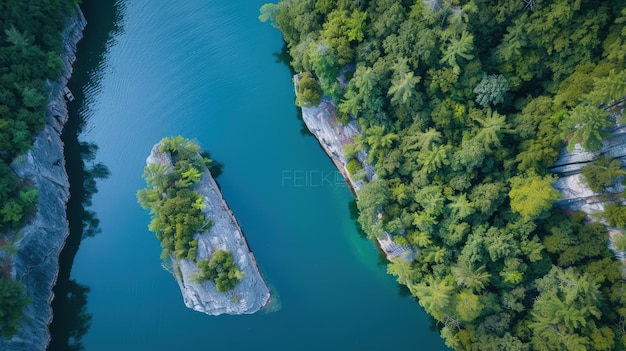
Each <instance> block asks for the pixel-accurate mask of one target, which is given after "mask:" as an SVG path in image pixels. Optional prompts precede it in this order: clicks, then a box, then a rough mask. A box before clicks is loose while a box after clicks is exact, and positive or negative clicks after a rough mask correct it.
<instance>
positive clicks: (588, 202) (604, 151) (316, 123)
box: [293, 75, 626, 262]
mask: <svg viewBox="0 0 626 351" xmlns="http://www.w3.org/2000/svg"><path fill="white" fill-rule="evenodd" d="M293 80H294V86H295V85H296V84H297V83H298V80H299V76H298V75H295V76H294V77H293ZM623 109H624V108H623V106H622V107H621V110H620V111H621V112H620V114H623ZM336 113H337V106H335V104H334V103H333V102H332V100H330V99H328V98H326V97H325V98H322V101H321V102H320V104H319V105H318V106H315V107H303V108H302V119H303V120H304V123H305V124H306V126H307V128H308V129H309V131H310V132H311V133H312V134H313V135H314V136H315V138H316V139H317V140H318V141H319V143H320V145H321V146H322V148H323V149H324V151H325V152H326V154H327V155H328V156H329V157H330V158H331V160H332V161H333V163H334V164H335V166H336V167H337V169H338V170H339V171H340V172H341V174H342V175H343V176H344V178H345V179H346V182H347V183H348V184H350V186H351V187H352V190H353V191H354V193H355V195H356V196H358V192H359V190H360V189H361V187H362V186H363V185H364V184H365V183H366V182H367V181H369V180H372V179H374V178H375V177H376V174H375V172H374V168H373V167H372V165H370V164H368V163H367V162H366V161H365V158H366V157H367V154H366V153H365V152H364V151H360V152H359V153H358V154H357V156H356V158H357V159H358V161H359V162H360V163H361V165H362V166H363V168H364V169H365V177H366V178H365V179H363V180H355V179H353V178H352V177H351V176H350V174H349V173H348V171H347V168H346V166H347V164H348V161H350V160H349V159H347V158H346V157H345V154H344V152H343V146H344V145H347V144H351V143H353V142H354V138H355V137H356V136H357V135H359V134H361V130H360V128H359V127H358V126H357V124H356V123H355V121H354V120H351V121H350V122H349V123H348V124H346V125H340V124H339V123H338V122H337V118H336ZM615 119H617V117H615ZM610 132H611V136H610V137H608V138H607V139H606V140H605V141H604V143H603V147H602V148H601V149H600V150H598V151H596V152H587V151H585V150H583V149H582V148H581V147H580V145H576V148H575V150H574V151H573V152H568V151H567V149H566V148H565V147H564V148H563V150H562V151H561V154H560V155H559V159H558V160H557V162H556V163H555V165H554V166H553V167H552V168H551V169H550V170H551V171H552V172H554V173H555V174H557V175H558V180H557V182H556V184H555V185H554V187H555V188H556V189H557V190H558V191H559V192H560V194H561V199H559V200H558V201H557V202H556V204H555V205H556V206H559V207H561V208H563V209H566V210H576V211H584V212H586V213H587V214H591V213H593V212H598V211H603V210H604V204H603V202H602V201H601V200H600V199H599V197H598V194H596V193H594V192H593V191H592V190H591V189H589V187H588V186H587V185H586V184H585V183H584V182H583V181H582V179H581V175H580V170H581V168H582V167H584V166H585V165H586V164H587V163H589V162H591V161H592V160H593V159H594V157H595V156H597V155H609V156H611V157H612V158H617V159H619V160H620V161H621V163H622V167H624V166H626V125H622V124H616V125H615V126H614V127H613V128H611V129H610ZM613 190H614V191H613V192H615V193H618V192H621V191H623V190H624V187H623V186H621V185H620V186H619V187H618V189H613ZM612 229H613V228H609V232H611V230H612ZM376 240H377V242H378V245H379V247H380V249H381V250H382V251H383V252H384V253H385V254H386V256H387V258H388V259H390V260H391V259H392V258H394V257H405V258H409V259H410V258H412V257H413V255H414V252H413V251H412V250H411V249H409V248H405V247H403V246H401V245H399V244H396V243H395V242H393V241H392V239H391V237H390V236H389V235H388V234H386V235H385V237H383V238H377V239H376ZM610 247H612V244H611V245H610ZM407 252H408V253H407ZM614 252H615V254H616V256H617V257H618V258H619V259H621V260H622V261H624V262H626V253H624V252H619V251H615V250H614Z"/></svg>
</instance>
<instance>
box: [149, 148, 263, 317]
mask: <svg viewBox="0 0 626 351" xmlns="http://www.w3.org/2000/svg"><path fill="white" fill-rule="evenodd" d="M160 145H161V144H160V143H159V144H157V145H155V146H154V147H153V148H152V151H151V153H150V156H149V157H148V159H147V160H146V162H147V164H151V163H160V164H163V165H167V166H170V165H172V161H171V159H170V157H169V155H167V154H165V153H162V152H160V151H159V147H160ZM193 190H195V191H197V192H198V193H199V194H200V195H201V196H202V197H203V199H204V204H205V205H206V207H205V208H204V210H202V212H203V213H204V214H205V216H206V218H207V219H209V220H211V221H213V222H214V224H213V226H211V229H210V230H209V232H208V233H200V234H196V235H195V236H194V239H196V240H197V241H198V254H197V258H196V260H197V261H200V260H203V259H205V258H210V256H211V254H212V253H213V252H215V251H216V250H219V249H223V250H229V251H230V252H232V254H233V257H234V259H235V263H236V264H237V266H238V267H239V270H241V271H242V272H244V277H243V279H242V280H241V281H240V282H239V283H237V285H236V286H235V287H234V288H233V289H232V290H230V291H227V292H218V291H217V290H216V287H215V283H213V282H212V281H210V280H207V281H205V282H203V283H200V284H198V283H196V282H194V279H193V277H194V275H195V274H196V273H197V272H198V268H197V267H196V265H195V262H193V261H191V260H188V259H180V260H175V259H173V258H172V274H173V275H174V278H175V279H176V281H177V282H178V285H179V287H180V290H181V292H182V295H183V300H184V301H185V305H186V306H187V307H189V308H191V309H193V310H196V311H199V312H203V313H206V314H209V315H220V314H251V313H254V312H257V311H259V310H260V309H261V308H263V307H264V306H266V305H268V303H269V301H270V291H269V288H268V287H267V285H266V284H265V282H264V281H263V277H262V276H261V273H260V272H259V269H258V267H257V265H256V260H255V258H254V255H253V253H252V251H250V248H249V247H248V243H247V242H246V239H245V237H244V236H243V234H242V231H241V228H240V227H239V225H238V224H237V220H236V219H235V217H234V215H233V213H232V211H231V210H230V208H229V207H228V205H227V204H226V201H224V198H223V197H222V193H221V192H220V190H219V188H218V186H217V183H216V182H215V180H214V179H213V177H212V176H211V172H209V171H208V170H207V171H206V172H204V173H203V174H202V179H201V180H200V182H199V183H198V184H196V185H194V187H193Z"/></svg>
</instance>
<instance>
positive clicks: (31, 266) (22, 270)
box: [0, 7, 87, 351]
mask: <svg viewBox="0 0 626 351" xmlns="http://www.w3.org/2000/svg"><path fill="white" fill-rule="evenodd" d="M86 23H87V22H86V20H85V17H84V16H83V14H82V13H81V12H80V9H79V8H78V7H76V16H75V17H73V18H71V19H70V20H68V23H67V30H66V31H65V32H64V43H65V45H64V48H63V52H62V61H63V67H64V69H63V73H62V75H61V77H60V79H59V81H58V82H56V83H51V84H50V85H51V88H52V90H51V91H52V93H51V95H50V102H49V103H48V109H47V111H46V118H47V123H46V126H45V127H44V129H43V131H42V132H40V133H39V134H37V135H36V137H35V141H34V145H33V148H32V149H31V150H30V151H28V152H27V153H26V154H25V155H22V156H21V157H19V158H18V159H17V160H15V161H14V162H13V164H12V165H11V167H12V168H13V170H14V171H15V172H16V173H17V175H18V176H20V177H21V178H25V179H29V180H31V181H33V182H34V183H35V186H36V187H37V191H38V194H39V203H38V205H37V213H36V216H35V218H34V220H33V221H32V222H30V223H29V224H28V225H26V226H25V227H24V228H23V229H22V230H21V233H22V237H21V239H20V240H19V241H18V242H17V243H16V246H17V247H18V251H17V253H16V254H15V255H14V256H13V258H12V262H13V267H12V276H13V277H14V278H15V279H18V280H21V281H22V282H23V283H24V284H25V286H26V292H27V294H28V296H30V297H31V299H32V302H31V304H30V305H29V306H28V307H27V308H26V309H25V310H24V316H25V319H24V321H23V322H22V325H21V327H20V329H19V330H18V331H17V333H16V334H15V335H14V336H13V338H12V339H11V340H5V339H2V338H0V350H12V351H13V350H28V351H34V350H42V351H43V350H46V348H47V346H48V343H49V342H50V333H49V331H48V325H49V324H50V322H51V321H52V307H51V306H50V303H51V302H52V298H53V293H52V287H53V286H54V284H55V283H56V278H57V275H58V272H59V260H58V259H59V253H60V252H61V249H62V248H63V245H64V244H65V239H66V238H67V236H68V234H69V228H68V224H67V217H66V212H65V210H66V204H67V200H68V199H69V195H70V194H69V182H68V177H67V173H66V171H65V158H64V155H63V142H62V141H61V130H62V129H63V125H64V124H65V122H66V121H67V118H68V114H67V105H66V102H65V97H64V95H63V88H64V87H65V86H66V85H67V81H68V79H69V77H70V76H71V74H72V64H73V63H74V61H75V59H76V57H75V52H76V44H77V43H78V41H79V40H80V39H81V38H82V32H83V29H84V27H85V25H86Z"/></svg>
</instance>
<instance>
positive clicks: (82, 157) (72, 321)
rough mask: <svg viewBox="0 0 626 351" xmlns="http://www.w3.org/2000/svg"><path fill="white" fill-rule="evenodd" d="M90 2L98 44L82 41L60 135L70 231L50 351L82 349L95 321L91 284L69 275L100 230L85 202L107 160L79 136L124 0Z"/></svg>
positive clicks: (90, 28)
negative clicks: (86, 241) (87, 241)
mask: <svg viewBox="0 0 626 351" xmlns="http://www.w3.org/2000/svg"><path fill="white" fill-rule="evenodd" d="M92 6H94V5H93V4H91V3H88V4H85V5H84V6H83V12H84V13H85V17H87V21H88V25H87V28H86V29H85V33H84V35H85V38H86V39H85V40H89V41H90V48H95V49H93V50H92V51H88V52H85V50H84V49H83V50H81V48H83V47H84V46H83V45H81V44H79V47H78V50H79V54H78V61H77V62H76V64H75V65H74V74H73V76H72V79H71V80H70V83H69V85H70V87H71V89H72V91H74V95H75V100H74V102H72V103H70V104H69V106H68V110H69V115H70V118H69V120H68V122H67V124H66V125H65V128H64V130H63V134H62V136H61V138H62V140H63V143H64V144H65V162H66V169H67V173H68V177H69V181H70V194H71V196H70V199H69V202H68V204H67V218H68V221H69V229H70V234H69V237H68V238H67V240H66V243H65V246H64V248H63V251H62V252H61V255H60V257H59V276H58V278H57V283H56V286H55V287H54V289H53V291H54V295H55V298H54V300H53V301H52V310H53V316H54V317H53V320H52V323H51V325H50V334H51V336H52V339H51V341H50V345H49V346H48V350H49V351H77V350H83V345H82V343H81V339H82V337H83V336H84V335H85V334H86V333H87V331H88V330H89V327H90V326H91V320H92V316H91V314H89V313H88V312H87V294H88V292H89V287H88V286H85V285H82V284H80V283H78V282H76V281H75V280H71V279H70V274H71V270H72V264H73V263H74V257H75V256H76V253H77V252H78V249H79V247H80V242H81V241H82V240H83V239H85V238H88V237H92V236H94V235H96V234H98V233H99V232H100V229H99V227H98V225H99V220H98V218H97V217H96V214H95V213H94V212H93V211H91V210H88V209H87V207H89V206H90V205H91V198H92V196H93V194H95V193H96V192H98V189H97V187H96V180H97V179H105V178H108V177H109V176H110V172H109V169H108V168H107V167H106V165H104V164H102V163H95V162H94V160H95V158H96V152H97V151H98V146H97V145H95V144H92V143H85V142H80V141H79V140H78V136H79V134H80V133H81V132H82V129H83V126H84V124H85V117H84V115H85V113H84V111H86V108H84V106H86V105H88V102H86V101H85V94H84V90H85V88H86V83H87V82H88V81H89V82H90V85H91V87H92V89H93V85H94V83H95V84H98V79H93V78H94V77H98V76H99V73H98V72H99V71H100V70H101V69H102V68H101V63H102V62H103V58H104V56H105V54H106V48H107V47H108V46H109V45H110V44H111V38H113V36H114V35H115V33H117V32H119V31H120V30H121V27H120V25H119V24H120V23H121V18H120V15H119V13H120V9H119V7H120V2H116V3H111V4H109V5H108V6H109V7H107V8H106V9H103V6H102V4H100V5H99V6H98V8H94V7H92ZM81 43H82V42H81ZM94 44H96V45H94ZM88 77H91V79H89V78H88Z"/></svg>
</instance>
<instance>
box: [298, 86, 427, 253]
mask: <svg viewBox="0 0 626 351" xmlns="http://www.w3.org/2000/svg"><path fill="white" fill-rule="evenodd" d="M293 80H294V86H295V85H297V84H298V81H299V80H300V76H299V75H296V76H294V78H293ZM302 119H303V120H304V124H306V126H307V128H308V129H309V131H310V132H311V133H312V134H313V136H314V137H315V138H316V139H317V140H318V141H319V143H320V145H321V146H322V148H323V149H324V151H325V152H326V154H328V156H329V157H330V159H331V160H332V161H333V163H334V164H335V166H336V167H337V169H338V170H339V172H341V174H342V175H343V177H344V178H345V179H346V182H348V183H349V184H350V186H351V187H352V189H353V190H354V192H355V194H357V196H358V192H359V190H360V189H361V187H362V186H363V185H364V184H365V183H367V182H368V181H370V180H372V179H375V177H376V173H375V171H374V167H373V166H372V165H371V164H369V163H368V162H367V161H366V158H367V153H366V152H365V151H359V152H358V153H357V155H356V159H357V160H358V161H359V162H360V163H361V166H362V167H363V169H364V170H365V179H353V178H352V176H350V173H349V172H348V169H347V165H348V162H349V161H350V160H349V159H348V158H346V156H345V153H344V151H343V147H344V145H348V144H353V143H354V138H355V137H356V136H357V135H360V134H361V129H360V128H359V126H358V125H357V124H356V122H355V121H354V120H351V121H350V122H349V123H347V124H345V125H341V124H339V123H338V121H337V106H335V104H334V103H333V102H332V100H330V99H328V98H323V99H322V101H321V102H320V104H319V105H318V106H314V107H302ZM376 241H377V242H378V245H379V247H380V249H381V250H383V252H384V253H385V255H386V256H387V258H388V259H390V260H391V259H393V258H395V257H403V258H405V259H407V260H413V258H414V257H415V252H413V250H411V249H410V248H407V247H404V246H402V245H399V244H396V243H395V242H394V241H393V240H392V239H391V236H390V235H389V234H387V233H385V236H384V237H382V238H376Z"/></svg>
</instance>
